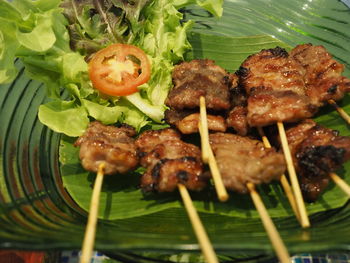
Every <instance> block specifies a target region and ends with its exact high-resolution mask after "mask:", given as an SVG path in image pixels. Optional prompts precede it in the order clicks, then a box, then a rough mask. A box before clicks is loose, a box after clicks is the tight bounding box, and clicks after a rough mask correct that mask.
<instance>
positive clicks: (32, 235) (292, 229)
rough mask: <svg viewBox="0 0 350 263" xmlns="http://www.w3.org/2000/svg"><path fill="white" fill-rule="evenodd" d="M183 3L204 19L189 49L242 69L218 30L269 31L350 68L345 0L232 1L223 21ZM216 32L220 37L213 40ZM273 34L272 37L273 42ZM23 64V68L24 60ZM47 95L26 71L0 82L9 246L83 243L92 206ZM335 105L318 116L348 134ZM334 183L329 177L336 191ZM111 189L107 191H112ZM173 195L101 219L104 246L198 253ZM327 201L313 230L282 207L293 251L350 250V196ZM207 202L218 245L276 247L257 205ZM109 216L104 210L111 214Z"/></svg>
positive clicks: (278, 219) (0, 175)
mask: <svg viewBox="0 0 350 263" xmlns="http://www.w3.org/2000/svg"><path fill="white" fill-rule="evenodd" d="M183 12H184V14H185V18H186V19H193V20H195V21H196V22H197V23H196V25H195V26H194V28H193V30H192V34H191V35H190V40H191V42H192V44H193V47H194V51H193V52H192V53H191V54H188V58H190V57H208V58H210V57H215V58H216V60H217V62H218V63H219V64H221V65H223V66H224V67H226V68H227V69H230V70H234V69H235V68H236V67H237V65H239V62H240V58H237V61H229V60H227V58H228V56H227V54H225V52H224V50H225V49H223V48H221V46H222V45H225V43H222V41H220V40H221V39H222V38H220V36H231V37H237V36H242V37H243V36H252V35H270V36H272V37H273V38H275V39H276V42H277V40H281V41H283V42H284V43H286V44H287V45H289V46H294V45H296V44H299V43H305V42H311V43H313V44H322V45H324V46H325V47H326V48H327V49H328V50H329V51H330V52H331V53H333V54H334V56H335V57H336V58H337V59H338V60H339V61H341V62H342V63H344V64H345V65H346V73H345V74H346V75H347V76H348V77H349V76H350V74H349V72H350V66H349V65H350V46H349V44H348V43H349V41H350V25H349V24H350V11H349V9H348V8H347V7H346V6H345V5H344V4H342V3H341V2H339V1H335V0H308V1H301V0H295V1H287V0H283V1H282V0H270V1H262V0H261V1H259V0H254V1H243V0H238V1H226V2H225V4H224V15H223V17H222V18H221V19H220V20H218V19H216V18H213V17H211V16H210V15H209V14H208V13H207V12H204V11H202V10H200V9H197V8H192V9H191V8H189V9H186V10H183ZM208 35H209V36H208ZM210 35H216V36H217V37H215V38H213V37H212V36H210ZM273 38H272V39H273ZM213 39H216V42H215V41H214V42H210V41H212V40H213ZM251 39H252V44H251V46H250V45H245V46H243V47H241V50H239V54H240V55H241V59H244V58H245V57H246V56H247V55H249V54H250V53H252V52H253V51H254V37H252V38H251ZM259 39H260V40H261V38H259ZM267 39H268V40H267V42H268V43H266V45H267V46H269V45H271V44H273V43H274V41H273V40H271V38H267ZM236 47H237V48H239V44H237V45H236ZM256 51H258V50H256ZM16 65H17V66H18V68H19V69H21V68H22V66H21V63H20V62H16ZM45 101H46V97H45V87H43V85H42V84H40V83H38V82H36V81H32V80H30V79H28V77H26V76H25V74H24V72H23V70H20V73H19V75H18V77H17V79H16V80H15V81H14V82H13V83H11V84H10V85H3V86H1V87H0V106H1V108H0V120H1V124H0V161H1V170H0V225H1V228H0V247H1V248H26V249H74V248H77V249H78V248H80V246H81V242H82V238H83V235H84V228H85V223H86V216H87V213H86V211H85V209H84V205H83V203H82V201H81V200H80V201H79V200H78V199H79V198H78V197H74V194H73V192H72V191H71V189H68V190H69V193H68V192H67V191H66V189H65V188H64V184H63V181H62V174H61V172H62V167H60V162H59V155H58V152H59V146H60V142H61V137H60V135H59V134H56V133H54V132H52V131H51V130H49V129H48V128H46V127H44V126H43V125H42V124H41V123H40V122H39V121H38V118H37V109H38V106H39V105H40V104H42V103H43V102H45ZM348 102H349V98H346V100H344V101H343V104H342V106H343V107H345V109H346V110H348V111H349V112H350V108H349V107H350V103H348ZM331 110H332V109H330V108H327V109H325V110H324V111H323V112H322V113H321V115H320V117H318V121H319V122H321V123H322V124H325V125H327V126H330V127H334V128H338V129H340V130H341V131H342V132H343V133H344V134H347V135H349V126H346V125H345V124H344V123H342V121H341V120H340V119H339V117H338V116H337V115H336V114H335V113H334V112H331ZM69 168H71V172H72V174H74V173H73V172H74V171H75V169H76V167H75V166H73V165H72V166H69V165H68V166H66V167H65V169H68V170H69ZM65 171H66V170H65ZM347 171H350V170H349V163H348V164H347V166H346V169H345V170H342V171H339V173H340V174H341V175H343V176H345V177H346V179H347V180H349V177H350V174H349V173H348V172H347ZM91 180H92V179H91ZM333 188H335V186H334V185H331V186H330V191H333V190H334V189H333ZM105 190H106V189H105ZM107 190H108V189H107ZM124 190H125V189H124ZM120 191H123V190H122V189H121V190H120ZM107 192H108V191H105V192H104V193H105V194H106V200H107V199H108V194H107ZM338 194H339V198H343V201H342V202H340V203H341V204H344V203H345V200H346V199H345V198H344V197H342V196H341V194H340V192H339V193H338ZM72 197H74V199H73V198H72ZM175 197H176V198H177V199H176V200H173V199H172V200H170V201H171V202H174V204H175V205H174V206H172V207H168V208H167V209H158V208H159V207H161V206H163V205H164V204H166V202H170V201H169V200H165V201H164V199H157V198H154V200H152V202H151V203H148V207H146V209H151V210H152V209H153V210H152V213H149V214H145V213H143V214H142V213H140V214H139V215H138V216H133V217H130V216H129V217H128V216H124V217H116V218H115V219H102V220H100V222H99V225H98V232H97V237H96V248H97V249H99V250H104V251H110V252H112V251H113V252H115V251H118V253H121V252H123V251H131V250H132V251H134V252H135V251H136V252H138V251H139V252H145V251H148V252H154V253H168V252H169V253H176V252H197V251H198V250H199V247H198V244H197V240H196V238H195V236H194V234H193V231H192V228H191V225H190V223H189V220H188V218H187V215H186V213H185V211H184V209H183V207H182V205H181V202H180V201H179V197H178V196H177V195H175ZM171 198H174V196H173V197H171ZM83 199H88V198H86V197H84V198H83ZM157 200H158V201H157ZM320 202H321V203H318V205H320V206H322V209H319V210H317V209H315V210H312V209H313V206H312V205H311V206H310V208H309V209H311V211H313V212H312V215H311V223H312V227H311V228H310V229H308V230H302V229H301V228H300V227H299V225H298V223H297V222H296V220H295V219H294V217H293V216H291V215H290V216H289V215H288V214H283V215H278V214H274V222H275V224H276V226H277V228H278V230H279V232H280V234H281V236H282V238H283V240H284V241H285V243H286V245H287V247H288V249H289V251H290V252H291V253H299V252H315V251H340V250H342V251H344V250H346V251H349V250H350V220H349V218H350V204H349V203H347V204H345V205H342V206H340V205H339V202H337V203H336V204H334V205H329V203H328V202H327V200H326V201H325V202H323V203H322V200H321V201H320ZM201 203H202V204H203V206H202V208H201V211H203V213H201V214H200V216H201V219H202V221H203V223H204V226H205V228H206V229H207V232H208V234H209V236H210V239H211V241H212V243H213V245H214V248H215V249H216V251H217V252H218V253H219V254H223V255H236V256H237V255H242V257H246V256H247V255H256V254H266V255H273V253H274V252H273V249H272V247H271V245H270V243H269V242H268V238H267V236H266V234H265V231H264V228H263V227H262V225H261V222H260V220H259V219H258V218H256V217H255V216H251V215H250V214H249V213H247V214H246V215H244V216H235V215H234V213H233V214H232V213H230V211H228V209H227V208H225V213H221V212H220V213H217V212H216V211H214V212H215V213H208V208H207V207H205V205H204V204H205V203H204V202H202V201H201V199H200V197H198V200H197V206H200V204H201ZM112 205H113V206H115V207H118V203H112V202H109V203H108V202H105V203H104V206H105V210H106V209H107V210H108V208H111V207H108V206H112ZM124 206H125V205H124ZM249 208H250V209H252V205H250V207H249ZM105 210H104V211H105ZM160 210H161V211H160ZM209 210H210V209H209ZM157 211H158V212H157ZM286 211H288V209H287V210H286ZM101 217H102V218H104V216H103V213H102V215H101ZM105 218H108V217H107V216H106V217H105ZM119 255H121V254H119ZM123 255H124V254H123ZM152 255H153V254H152ZM193 261H196V262H198V259H193Z"/></svg>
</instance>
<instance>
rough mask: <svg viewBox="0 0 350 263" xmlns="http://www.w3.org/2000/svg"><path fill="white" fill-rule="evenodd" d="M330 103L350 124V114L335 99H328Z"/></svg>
mask: <svg viewBox="0 0 350 263" xmlns="http://www.w3.org/2000/svg"><path fill="white" fill-rule="evenodd" d="M328 103H329V104H331V105H333V106H334V108H335V110H336V111H337V112H338V113H339V115H340V117H342V118H343V119H344V120H345V121H346V122H347V123H348V124H350V116H349V114H347V113H346V111H345V110H343V109H342V108H341V107H339V106H338V104H337V103H336V102H335V101H334V100H328Z"/></svg>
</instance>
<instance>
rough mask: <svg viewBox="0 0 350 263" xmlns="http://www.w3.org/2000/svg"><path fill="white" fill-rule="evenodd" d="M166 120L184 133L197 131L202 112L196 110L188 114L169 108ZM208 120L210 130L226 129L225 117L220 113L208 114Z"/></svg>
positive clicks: (221, 130)
mask: <svg viewBox="0 0 350 263" xmlns="http://www.w3.org/2000/svg"><path fill="white" fill-rule="evenodd" d="M165 120H166V122H167V123H169V124H171V125H174V126H175V127H176V128H177V129H178V130H179V131H180V132H181V133H183V134H191V133H197V132H198V123H199V121H200V114H199V113H196V112H195V113H190V114H188V115H186V113H185V112H183V111H176V110H167V111H166V112H165ZM207 122H208V129H209V130H210V131H220V132H224V131H226V122H225V119H224V118H223V117H222V116H220V115H211V114H207Z"/></svg>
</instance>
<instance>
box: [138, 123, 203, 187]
mask: <svg viewBox="0 0 350 263" xmlns="http://www.w3.org/2000/svg"><path fill="white" fill-rule="evenodd" d="M135 144H136V146H137V147H138V150H139V153H140V157H141V165H142V166H143V167H145V168H147V171H146V172H145V173H144V174H143V176H142V177H141V188H142V189H143V190H144V191H158V192H172V191H174V190H175V189H176V188H177V185H178V184H179V183H181V184H183V185H185V186H186V188H187V189H189V190H196V191H199V190H202V189H203V188H204V187H205V186H206V184H207V180H208V178H207V177H206V176H204V175H203V174H202V173H203V164H202V161H201V152H200V150H199V148H198V147H197V146H195V145H193V144H189V143H185V142H183V141H182V140H181V139H180V134H179V133H178V132H176V131H175V130H173V129H169V128H168V129H163V130H156V131H152V130H148V131H145V132H144V133H142V134H141V135H140V136H139V138H138V139H137V140H136V142H135Z"/></svg>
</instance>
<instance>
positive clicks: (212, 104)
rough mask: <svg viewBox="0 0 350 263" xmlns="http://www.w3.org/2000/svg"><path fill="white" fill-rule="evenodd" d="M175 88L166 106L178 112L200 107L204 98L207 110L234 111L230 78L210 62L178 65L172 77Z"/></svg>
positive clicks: (198, 60) (197, 61) (205, 60)
mask: <svg viewBox="0 0 350 263" xmlns="http://www.w3.org/2000/svg"><path fill="white" fill-rule="evenodd" d="M172 78H173V83H174V87H173V89H172V90H171V91H170V93H169V95H168V98H167V99H166V102H165V104H166V105H168V106H169V107H171V108H173V109H176V110H183V109H194V108H198V107H199V97H200V96H204V97H205V101H206V106H207V109H212V110H228V109H229V108H230V94H229V85H230V83H231V81H230V75H229V74H228V73H227V72H226V71H225V70H224V69H223V68H221V67H219V66H218V65H215V64H214V61H212V60H208V59H196V60H192V61H190V62H183V63H181V64H179V65H177V66H175V68H174V70H173V74H172Z"/></svg>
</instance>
